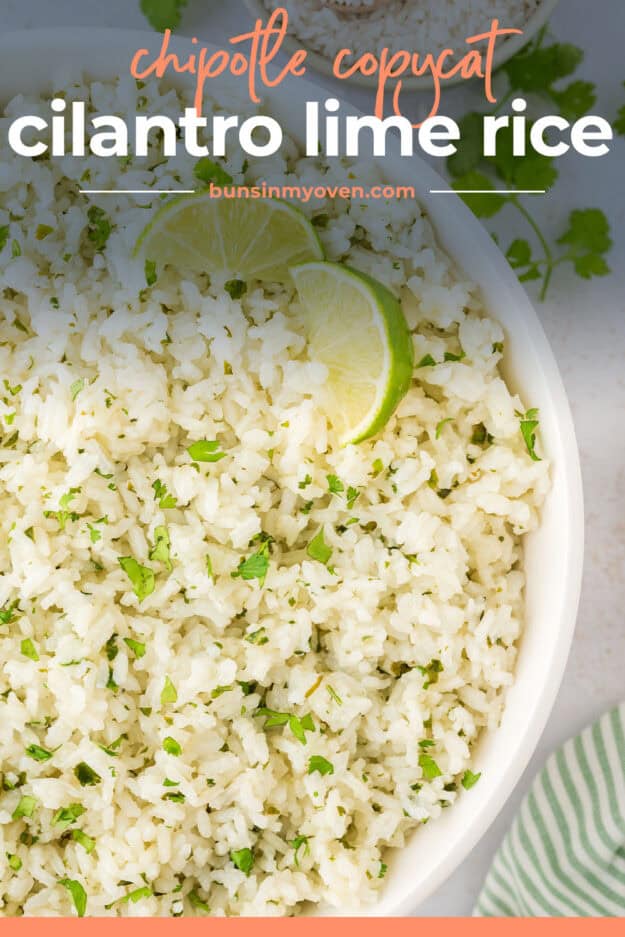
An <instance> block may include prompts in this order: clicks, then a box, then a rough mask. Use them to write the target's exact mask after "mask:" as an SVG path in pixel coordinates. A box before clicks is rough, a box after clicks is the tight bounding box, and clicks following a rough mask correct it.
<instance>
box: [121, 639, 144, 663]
mask: <svg viewBox="0 0 625 937" xmlns="http://www.w3.org/2000/svg"><path fill="white" fill-rule="evenodd" d="M124 644H125V645H127V647H129V648H130V650H131V651H132V653H133V654H134V655H135V657H136V658H137V660H140V658H142V657H145V644H142V643H141V642H140V641H135V640H134V638H124Z"/></svg>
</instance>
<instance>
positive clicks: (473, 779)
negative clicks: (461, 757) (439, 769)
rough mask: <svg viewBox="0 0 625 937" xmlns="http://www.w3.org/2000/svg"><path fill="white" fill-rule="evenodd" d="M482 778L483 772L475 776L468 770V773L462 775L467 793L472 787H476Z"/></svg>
mask: <svg viewBox="0 0 625 937" xmlns="http://www.w3.org/2000/svg"><path fill="white" fill-rule="evenodd" d="M481 777H482V772H481V771H479V772H478V773H477V774H473V772H472V771H469V770H468V769H467V771H465V772H464V774H463V775H462V786H463V787H464V789H465V791H470V790H471V788H472V787H475V785H476V784H477V782H478V781H479V779H480V778H481Z"/></svg>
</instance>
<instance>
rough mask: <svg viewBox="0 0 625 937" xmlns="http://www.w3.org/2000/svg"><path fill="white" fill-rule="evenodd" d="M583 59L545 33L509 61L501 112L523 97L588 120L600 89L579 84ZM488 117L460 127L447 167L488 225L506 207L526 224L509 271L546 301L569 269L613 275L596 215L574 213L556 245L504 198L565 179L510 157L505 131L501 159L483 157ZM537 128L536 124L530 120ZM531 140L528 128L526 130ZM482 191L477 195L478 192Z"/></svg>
mask: <svg viewBox="0 0 625 937" xmlns="http://www.w3.org/2000/svg"><path fill="white" fill-rule="evenodd" d="M583 58H584V53H583V51H582V50H581V49H580V48H578V47H577V46H574V45H571V44H569V43H561V42H552V43H549V44H547V43H546V29H543V30H542V32H541V33H540V34H539V36H538V37H537V39H536V40H535V41H534V42H533V43H530V44H529V45H528V46H527V47H526V48H525V49H524V50H522V51H521V52H519V53H518V54H517V55H515V56H513V58H511V59H510V60H509V61H508V62H506V63H505V64H504V65H503V66H502V68H501V70H500V74H502V75H505V78H506V79H507V84H508V90H507V92H506V94H505V95H504V96H503V97H502V99H501V100H500V102H499V103H498V105H497V106H496V108H495V111H494V112H499V111H500V110H501V109H502V108H503V107H505V105H506V104H507V103H508V102H509V101H510V100H511V99H512V98H514V97H515V96H517V95H518V94H523V95H526V96H529V97H532V98H537V99H540V98H542V99H543V100H544V99H546V100H548V101H549V104H550V106H551V108H553V106H554V105H555V107H556V108H557V110H558V112H559V113H560V114H561V115H562V116H563V117H565V118H566V119H567V120H576V119H577V118H579V117H581V116H583V115H584V114H586V113H587V112H588V111H589V110H590V109H591V108H592V107H593V105H594V103H595V101H596V90H595V85H594V84H593V83H592V82H589V81H581V80H579V79H575V78H573V75H574V73H575V71H576V70H577V69H578V68H579V66H580V65H581V63H582V61H583ZM619 118H620V119H619V120H617V122H616V124H615V129H616V130H617V131H619V128H620V132H622V133H624V134H625V107H624V108H623V109H622V111H621V112H619ZM483 119H484V114H483V113H481V112H477V111H472V112H470V113H468V114H466V115H465V116H464V117H463V118H462V120H461V121H460V129H461V138H462V143H461V145H460V147H459V149H458V152H457V153H455V154H454V155H453V156H451V157H450V158H449V159H448V161H447V169H448V171H449V173H450V174H451V176H452V186H453V188H455V189H457V190H461V191H463V192H467V191H470V192H475V193H476V194H465V195H463V196H462V197H463V199H464V201H465V202H466V204H467V205H468V206H469V208H470V209H471V210H472V211H473V212H474V214H475V215H477V217H478V218H482V219H484V220H486V219H490V218H494V217H495V215H497V214H499V212H500V211H501V210H502V209H503V208H504V207H505V206H508V207H510V208H512V209H513V210H514V211H516V212H518V214H519V215H520V216H521V217H522V219H523V221H524V223H525V224H526V225H527V226H528V228H529V234H528V237H517V238H515V239H514V240H513V241H512V243H511V244H510V246H509V247H508V248H507V250H506V256H507V258H508V262H509V263H510V265H511V267H512V268H513V269H514V270H515V271H516V272H517V275H518V277H519V280H520V281H521V282H522V283H526V282H529V281H536V282H537V283H538V285H539V295H540V298H541V300H544V299H545V297H546V296H547V293H548V291H549V286H550V284H551V281H552V277H553V274H554V272H555V270H556V269H557V268H558V267H560V266H562V265H564V264H571V265H572V267H573V270H574V271H575V273H576V274H577V275H578V276H579V277H581V278H582V279H585V280H589V279H591V278H593V277H601V276H606V275H607V274H609V273H610V268H609V266H608V263H607V260H606V256H607V254H608V253H609V251H610V249H611V247H612V239H611V236H610V226H609V224H608V221H607V218H606V216H605V214H604V213H603V212H602V211H601V210H600V209H597V208H584V209H575V210H573V211H572V212H571V213H570V215H569V218H568V222H567V227H566V229H565V230H564V232H563V234H562V235H561V236H560V237H559V238H557V239H556V241H555V243H551V242H550V240H549V238H548V236H547V234H546V233H545V232H544V231H543V229H542V228H541V226H540V224H539V223H538V221H537V220H536V218H535V217H534V215H533V214H532V213H531V211H530V210H529V209H528V208H527V205H526V204H525V201H524V200H523V199H522V198H521V197H520V196H519V195H515V194H512V195H502V194H499V193H497V192H495V191H494V190H495V189H511V190H516V189H545V190H548V189H551V188H552V187H553V186H554V185H555V184H556V182H557V180H558V176H559V172H558V169H557V168H556V165H555V160H554V159H553V158H552V157H549V156H542V155H541V154H539V153H536V152H535V151H533V150H532V149H529V150H528V154H527V156H525V157H519V156H514V155H513V152H512V130H511V128H507V129H506V128H503V129H501V130H500V131H499V133H498V136H497V155H496V156H494V157H489V158H486V157H484V156H483V155H482V133H483ZM528 123H531V120H528ZM528 134H529V128H528ZM476 190H477V191H476Z"/></svg>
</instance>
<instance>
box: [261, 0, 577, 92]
mask: <svg viewBox="0 0 625 937" xmlns="http://www.w3.org/2000/svg"><path fill="white" fill-rule="evenodd" d="M243 2H244V3H245V5H246V7H247V8H248V10H249V11H250V13H252V14H253V16H254V17H255V18H257V19H262V20H263V21H265V20H266V19H267V16H268V15H269V11H268V10H267V7H266V6H265V5H264V3H263V2H262V0H243ZM413 2H418V0H413ZM558 3H559V0H542V2H541V4H540V6H539V7H538V8H537V10H536V12H535V13H533V14H532V15H531V16H530V18H529V19H528V21H527V23H526V24H525V28H524V30H523V35H521V36H512V37H510V38H509V39H506V40H505V42H503V43H502V44H501V45H500V46H499V48H498V49H497V50H496V52H495V56H494V60H493V64H494V67H495V68H496V69H497V68H499V67H500V66H501V65H503V64H504V62H507V61H508V59H510V58H512V56H513V55H516V53H517V52H519V50H520V49H522V48H523V47H524V46H526V45H527V44H528V43H529V42H531V41H532V39H534V38H535V37H536V36H537V35H538V33H539V32H540V30H541V29H542V28H543V26H544V25H545V24H546V23H547V21H548V20H549V19H550V17H551V14H552V13H553V11H554V10H555V8H556V6H557V5H558ZM502 26H505V23H502ZM383 40H384V37H383V36H382V37H381V44H382V45H383V44H384V42H383ZM405 47H406V49H408V50H410V49H411V37H410V36H407V37H406V42H405ZM283 48H284V51H285V52H291V53H292V52H295V51H296V50H297V49H305V50H306V52H307V58H306V63H307V64H308V65H310V66H312V68H314V69H315V70H316V71H318V72H321V74H323V75H327V76H328V77H330V78H334V77H335V76H334V73H333V71H332V64H333V63H332V59H330V58H328V57H327V56H325V55H323V53H321V52H319V51H317V50H316V49H315V48H313V47H312V46H308V45H307V44H306V42H305V41H304V40H303V39H300V37H299V36H297V35H296V34H295V33H288V34H287V36H286V37H285V39H284V42H283ZM371 51H372V52H375V49H371ZM414 51H415V52H417V51H423V52H429V51H430V50H429V49H424V50H420V49H418V48H415V50H414ZM342 80H344V81H346V82H347V83H348V84H352V85H358V86H359V87H362V88H375V87H377V78H376V76H375V75H371V76H366V75H361V74H360V73H356V74H355V75H352V76H351V78H345V79H342ZM462 81H463V79H462V78H461V77H460V76H457V77H455V78H451V79H450V80H449V81H445V83H444V87H445V88H451V87H452V86H453V85H458V84H460V83H461V82H462ZM402 86H403V88H404V89H405V90H406V91H427V90H429V89H431V88H432V78H431V76H429V75H423V76H422V77H421V78H416V77H415V76H411V77H407V78H402Z"/></svg>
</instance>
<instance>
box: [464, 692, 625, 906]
mask: <svg viewBox="0 0 625 937" xmlns="http://www.w3.org/2000/svg"><path fill="white" fill-rule="evenodd" d="M474 913H475V914H476V915H477V916H480V917H623V916H625V703H623V704H622V705H621V706H619V707H618V708H617V709H614V710H612V712H609V713H606V715H605V716H603V717H602V718H601V719H600V720H599V721H598V722H596V723H595V724H594V725H592V726H590V727H589V728H588V729H585V731H584V732H582V733H581V735H579V736H577V738H574V739H571V740H570V741H568V742H567V743H566V744H565V745H564V746H563V747H562V748H561V749H560V751H558V752H556V754H555V755H552V756H551V757H550V758H549V760H548V761H547V763H546V765H545V767H544V768H543V770H542V771H541V772H540V774H539V775H538V777H537V778H536V780H535V781H534V784H533V785H532V788H531V790H530V792H529V794H528V796H527V797H526V798H525V800H524V802H523V804H522V806H521V809H520V811H519V815H518V816H517V818H516V820H515V822H514V824H513V826H512V829H511V830H510V832H509V833H508V835H507V836H506V839H505V840H504V842H503V845H502V846H501V848H500V850H499V852H498V853H497V855H496V856H495V860H494V862H493V866H492V868H491V870H490V872H489V875H488V878H487V879H486V883H485V885H484V888H483V890H482V893H481V894H480V897H479V900H478V903H477V907H476V909H475V912H474Z"/></svg>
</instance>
